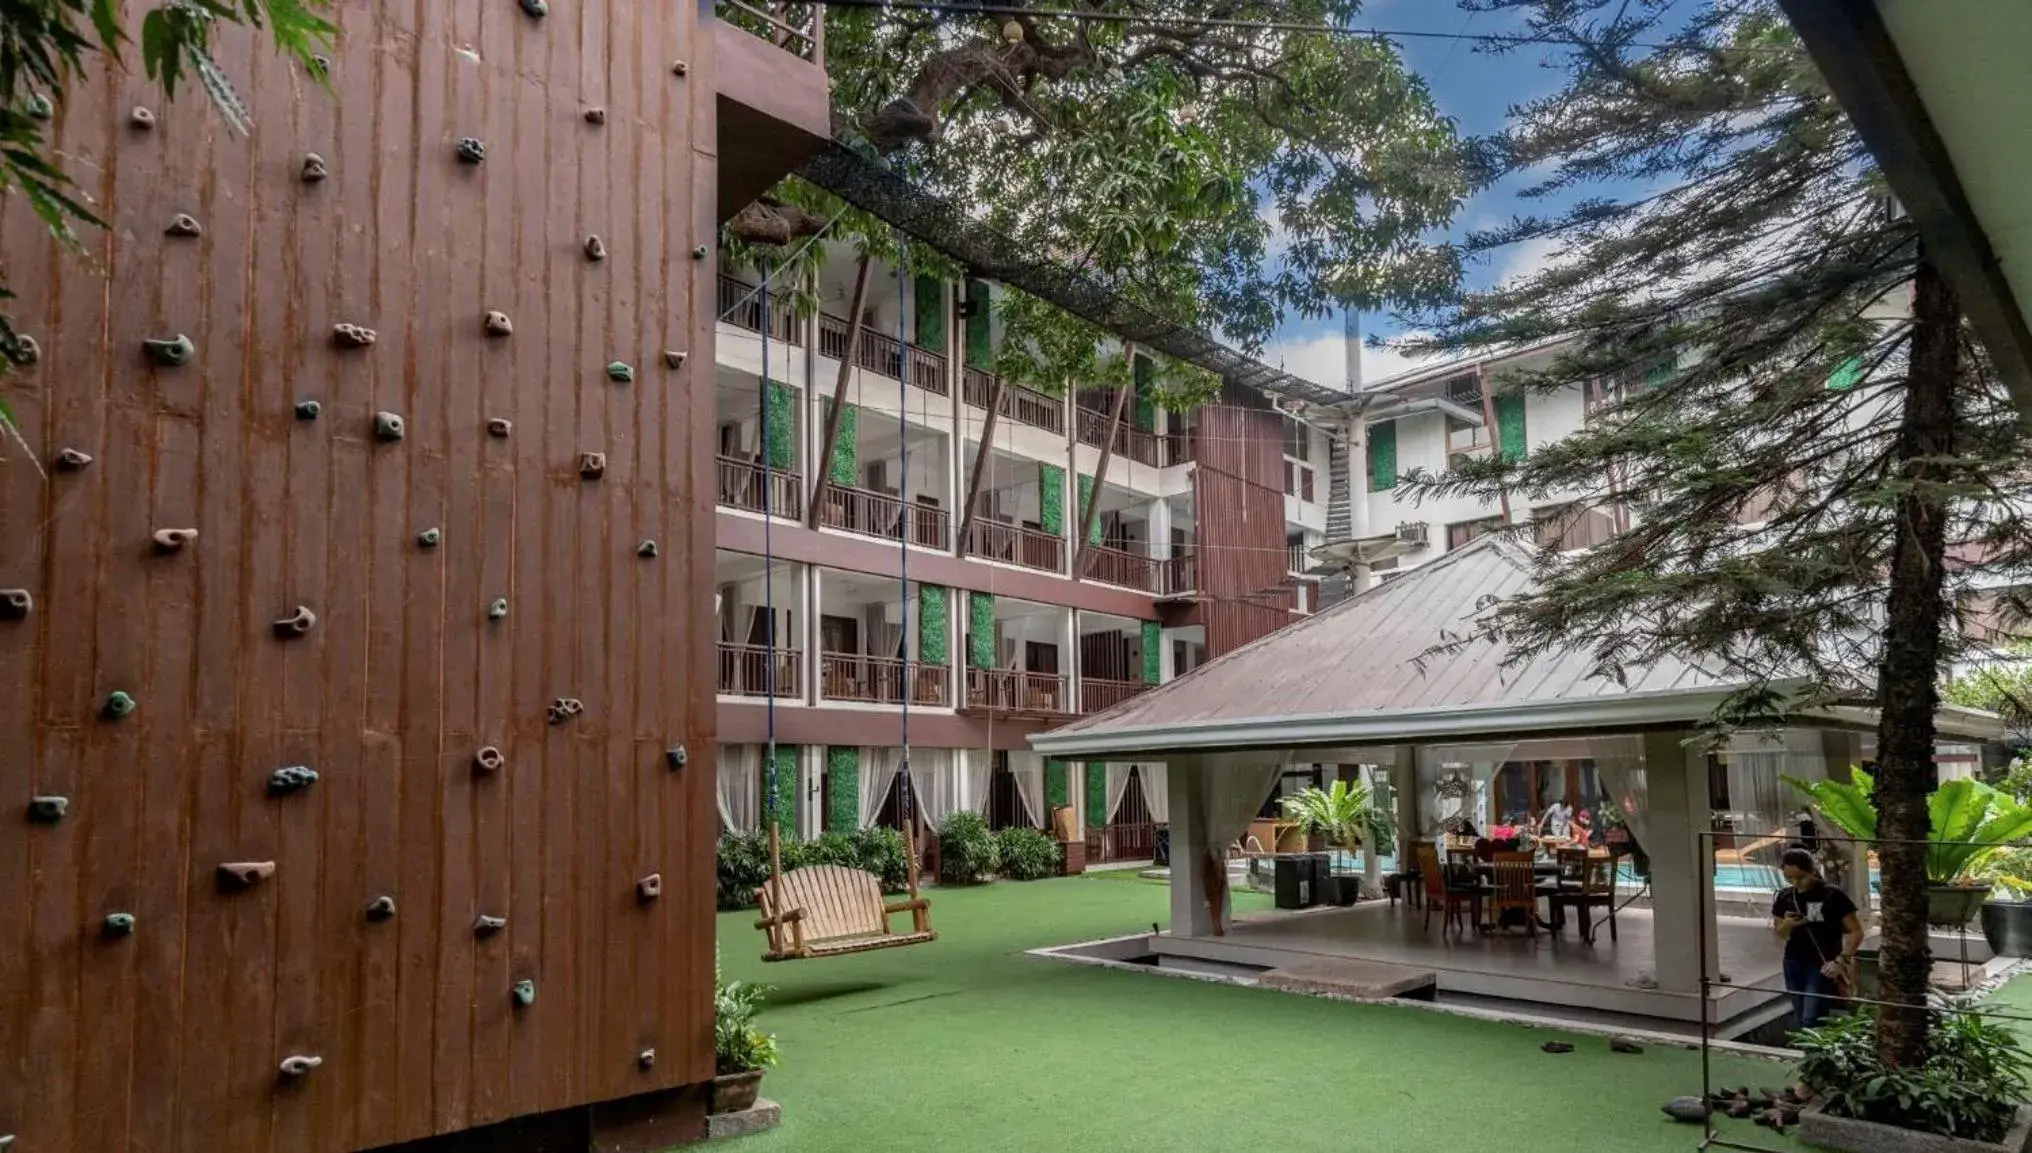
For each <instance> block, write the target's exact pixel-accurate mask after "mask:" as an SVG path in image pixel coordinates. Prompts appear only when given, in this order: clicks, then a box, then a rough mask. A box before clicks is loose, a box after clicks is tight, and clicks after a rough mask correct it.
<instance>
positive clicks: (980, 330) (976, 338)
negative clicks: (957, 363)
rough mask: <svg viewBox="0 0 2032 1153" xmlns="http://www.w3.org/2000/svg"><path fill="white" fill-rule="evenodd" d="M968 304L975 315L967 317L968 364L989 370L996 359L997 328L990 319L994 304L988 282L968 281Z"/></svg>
mask: <svg viewBox="0 0 2032 1153" xmlns="http://www.w3.org/2000/svg"><path fill="white" fill-rule="evenodd" d="M967 302H968V303H969V304H971V305H973V311H974V314H973V315H972V316H969V317H967V333H966V335H967V348H966V362H967V363H968V364H971V365H973V366H974V367H975V368H987V367H989V365H990V364H991V363H992V362H993V361H994V359H995V347H994V332H995V326H994V321H993V320H992V319H991V318H990V306H991V304H992V302H991V301H990V300H989V299H988V286H987V284H986V282H984V281H979V280H969V281H967Z"/></svg>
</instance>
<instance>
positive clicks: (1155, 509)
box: [1147, 497, 1171, 560]
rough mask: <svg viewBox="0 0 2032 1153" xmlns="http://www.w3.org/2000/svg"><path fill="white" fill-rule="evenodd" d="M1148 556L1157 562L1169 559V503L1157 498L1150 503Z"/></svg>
mask: <svg viewBox="0 0 2032 1153" xmlns="http://www.w3.org/2000/svg"><path fill="white" fill-rule="evenodd" d="M1147 519H1148V522H1149V525H1150V555H1151V556H1153V557H1156V558H1157V559H1158V560H1169V559H1171V502H1170V501H1168V500H1165V499H1164V498H1163V497H1158V498H1157V499H1156V500H1153V501H1151V502H1150V515H1149V517H1148V518H1147Z"/></svg>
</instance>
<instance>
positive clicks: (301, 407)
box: [296, 400, 325, 420]
mask: <svg viewBox="0 0 2032 1153" xmlns="http://www.w3.org/2000/svg"><path fill="white" fill-rule="evenodd" d="M324 410H325V406H324V405H322V404H319V403H318V402H317V401H314V400H299V401H297V402H296V419H298V420H316V419H317V418H318V414H319V413H321V412H323V411H324Z"/></svg>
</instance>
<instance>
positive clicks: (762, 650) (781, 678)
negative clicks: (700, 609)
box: [719, 641, 804, 700]
mask: <svg viewBox="0 0 2032 1153" xmlns="http://www.w3.org/2000/svg"><path fill="white" fill-rule="evenodd" d="M771 672H774V674H775V680H774V681H773V682H772V681H771V680H770V674H771ZM772 690H773V692H774V695H775V696H776V698H777V699H778V700H782V699H785V698H788V699H791V700H801V699H803V697H804V654H803V653H802V652H799V651H798V650H796V649H785V648H780V647H779V648H778V649H777V650H776V661H775V666H774V668H773V669H772V668H771V666H770V660H769V649H768V648H767V647H765V646H762V645H735V644H728V643H726V642H724V641H722V642H721V643H720V685H719V692H720V695H721V696H724V697H767V696H770V695H771V693H772Z"/></svg>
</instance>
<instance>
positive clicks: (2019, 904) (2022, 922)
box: [1983, 901, 2032, 957]
mask: <svg viewBox="0 0 2032 1153" xmlns="http://www.w3.org/2000/svg"><path fill="white" fill-rule="evenodd" d="M1983 939H1984V940H1986V941H1988V942H1989V943H1990V951H1991V952H1992V953H1995V954H1996V955H1998V956H1999V957H2032V901H1989V902H1986V903H1985V904H1984V905H1983Z"/></svg>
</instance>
